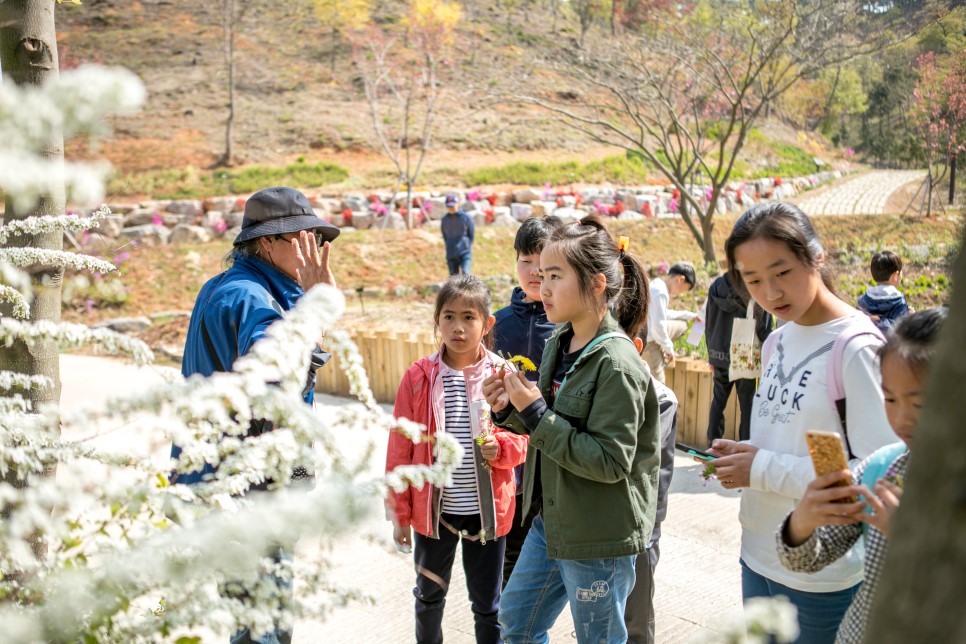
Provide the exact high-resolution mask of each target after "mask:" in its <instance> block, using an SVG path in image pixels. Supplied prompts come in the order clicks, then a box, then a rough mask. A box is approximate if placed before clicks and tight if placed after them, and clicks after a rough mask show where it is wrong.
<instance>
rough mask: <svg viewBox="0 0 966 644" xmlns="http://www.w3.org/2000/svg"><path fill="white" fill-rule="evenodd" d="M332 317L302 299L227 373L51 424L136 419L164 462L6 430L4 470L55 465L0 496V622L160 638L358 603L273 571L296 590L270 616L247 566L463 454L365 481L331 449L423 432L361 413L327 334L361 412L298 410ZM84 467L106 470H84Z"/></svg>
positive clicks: (335, 302)
mask: <svg viewBox="0 0 966 644" xmlns="http://www.w3.org/2000/svg"><path fill="white" fill-rule="evenodd" d="M343 306H344V299H343V296H342V294H341V293H340V292H338V291H336V290H334V289H329V288H325V287H317V288H314V289H312V290H310V291H309V292H308V293H306V295H305V296H304V297H303V298H302V300H301V301H300V302H299V304H298V306H296V307H295V308H294V309H293V310H292V311H290V312H289V313H288V315H287V317H286V318H285V319H284V320H281V321H279V322H278V323H276V324H274V325H272V327H270V329H269V330H268V332H267V333H266V335H265V337H264V338H262V339H261V340H260V341H259V342H258V343H256V344H255V346H254V347H253V349H252V351H251V352H250V353H249V354H248V355H246V356H244V357H242V358H240V359H239V360H238V361H237V362H236V363H235V371H234V372H230V373H217V374H214V375H213V376H211V377H209V378H202V377H197V376H195V377H191V378H188V379H181V380H176V381H174V382H172V383H168V384H165V385H161V386H158V387H155V388H153V389H151V390H148V391H144V392H141V393H140V394H139V395H137V396H135V397H127V398H122V399H116V400H113V401H111V402H110V403H109V404H108V406H107V408H106V409H104V410H79V411H77V412H75V413H73V414H69V415H64V416H63V417H62V418H61V422H62V423H63V424H64V425H65V426H72V425H80V426H81V427H86V426H88V425H89V424H91V423H95V422H96V421H98V420H110V421H111V422H115V423H116V422H124V421H126V420H135V419H136V420H137V422H138V424H139V427H140V429H141V431H142V432H143V433H144V434H145V435H148V436H155V437H163V439H164V440H165V441H167V440H172V441H174V442H175V443H177V444H178V445H180V446H182V448H183V452H182V454H181V457H180V458H179V459H178V460H177V461H170V460H164V461H163V462H150V461H140V460H136V459H132V458H130V457H127V458H125V457H118V456H113V455H109V454H103V453H100V452H98V451H96V450H92V449H87V448H83V447H82V446H79V445H76V444H69V443H65V442H63V441H60V440H59V439H55V438H54V437H53V435H52V434H51V433H47V434H44V433H42V432H40V431H38V430H37V429H32V430H30V431H20V432H4V434H5V436H7V438H5V439H4V440H3V441H2V442H0V460H2V461H4V462H8V463H10V462H12V463H15V464H16V466H17V468H18V473H27V475H28V476H31V474H30V473H39V472H41V471H43V470H44V468H47V467H49V465H50V463H51V462H57V463H59V464H60V465H59V468H58V477H57V478H56V479H50V478H47V479H39V478H35V479H32V480H31V485H30V486H29V487H28V488H27V489H26V490H25V491H23V490H16V491H15V490H13V489H12V488H5V487H3V486H0V505H3V507H4V508H5V509H7V510H8V511H11V521H10V522H7V523H3V524H0V568H2V569H5V570H21V571H25V572H27V573H28V575H27V578H28V581H26V582H20V581H19V580H9V581H7V582H6V584H5V585H6V587H5V588H4V587H3V586H0V594H3V592H4V591H5V592H9V593H12V596H14V597H17V598H19V599H21V600H22V601H25V602H26V601H27V600H30V607H29V609H28V608H23V607H17V608H16V609H14V608H12V607H10V608H9V609H8V610H6V611H4V610H3V609H2V604H0V620H4V621H6V618H7V617H10V618H11V619H12V620H14V622H12V623H16V624H18V625H19V626H18V628H20V629H22V632H23V633H25V634H31V635H30V636H33V637H39V638H40V639H44V638H46V639H61V638H62V639H70V638H71V637H73V636H76V635H77V634H79V633H83V634H85V635H91V636H94V637H96V638H98V639H102V640H112V641H150V640H152V639H154V636H155V635H156V634H157V633H159V632H162V630H163V632H172V631H174V630H176V629H192V628H200V627H204V628H207V629H215V630H220V631H230V630H233V629H235V628H237V627H238V626H240V625H245V626H251V627H253V628H255V629H256V630H257V629H259V628H262V629H264V628H269V627H270V626H271V624H273V623H274V622H275V621H276V620H278V619H279V618H283V619H292V618H293V617H295V616H321V615H324V613H325V612H326V611H327V610H329V609H331V608H332V607H333V606H336V605H339V604H341V603H342V602H344V601H346V599H347V598H351V597H354V596H358V592H357V591H353V590H351V589H349V590H348V591H347V592H346V591H344V589H337V588H333V587H332V584H331V582H329V581H327V578H326V570H327V569H328V566H327V565H326V563H325V561H324V560H323V559H321V555H319V558H317V559H315V560H310V561H296V562H295V563H294V564H291V565H289V564H286V566H285V567H286V570H285V571H284V574H285V575H289V576H291V575H296V576H297V577H298V579H299V588H300V590H299V593H298V595H297V597H296V599H295V601H294V603H293V604H292V605H291V606H282V607H280V606H279V605H278V602H277V601H276V600H275V599H274V597H275V588H274V585H273V584H266V582H265V580H264V579H263V578H261V577H259V575H258V570H259V565H261V566H267V565H269V564H268V563H266V562H265V561H261V563H259V562H260V559H261V557H262V555H263V554H264V552H266V551H267V550H268V549H269V548H270V547H271V546H272V545H273V544H279V543H292V542H294V540H295V539H296V538H298V536H312V535H315V536H323V537H331V536H332V535H335V534H338V533H339V532H341V531H345V530H348V529H349V528H350V527H351V526H352V525H353V524H355V523H356V522H358V521H359V520H360V519H361V518H362V516H363V513H364V512H366V511H368V509H369V508H370V507H371V503H370V501H371V499H372V498H374V497H376V498H377V497H380V496H382V495H384V494H385V491H386V486H387V483H388V484H389V485H392V486H393V487H396V488H402V487H405V486H406V485H409V484H415V485H422V484H424V483H426V482H430V483H434V484H437V485H439V484H443V483H445V482H446V481H448V480H449V479H450V478H451V475H452V470H453V468H454V467H455V466H456V463H457V462H458V459H459V458H460V456H461V448H460V447H459V445H458V443H457V442H456V441H454V440H452V439H451V438H449V437H442V436H441V437H437V438H436V445H437V453H438V457H437V463H436V465H435V466H434V467H433V468H426V467H422V466H419V467H416V466H413V467H406V468H400V469H399V470H397V471H396V472H394V473H392V474H391V475H390V476H389V477H387V479H380V478H371V477H368V476H367V475H366V474H365V472H366V471H367V470H368V463H367V462H360V461H353V459H352V458H351V457H350V455H349V454H347V453H345V446H344V443H345V441H340V440H339V436H340V435H341V434H342V433H344V432H345V431H358V430H359V429H360V428H367V429H370V430H371V429H372V428H383V429H385V430H387V431H388V430H389V429H392V428H396V429H398V430H399V431H402V432H403V433H405V434H406V435H407V436H409V437H411V438H412V439H413V440H426V436H425V435H424V433H423V429H424V428H422V427H421V426H419V425H416V424H414V423H410V422H407V421H401V422H397V421H396V420H395V419H394V418H392V417H391V416H390V415H388V414H386V413H385V412H383V411H382V409H381V408H380V407H379V406H378V405H376V404H375V402H374V399H373V397H372V394H371V392H370V391H369V389H368V386H367V383H366V380H365V372H364V371H363V370H362V368H361V359H360V357H359V354H358V350H357V349H356V348H355V346H354V345H353V344H352V343H351V341H350V340H349V339H348V336H347V335H346V334H345V333H343V332H338V331H333V332H332V333H330V334H329V340H328V341H327V344H329V343H331V344H332V349H333V350H334V351H335V353H336V354H337V355H339V356H341V357H342V359H343V360H344V363H345V364H347V365H355V367H353V368H352V369H350V370H349V372H348V375H349V378H350V382H351V383H352V387H353V391H355V392H357V393H358V394H359V399H360V401H362V403H363V404H362V405H357V406H355V407H354V408H351V409H340V410H337V411H335V412H334V413H332V414H331V416H330V417H329V418H325V419H320V418H319V417H318V416H317V415H316V414H315V413H314V412H313V411H312V409H311V408H310V407H309V406H308V405H306V404H304V402H303V401H302V399H301V388H302V385H303V383H304V379H305V372H306V369H307V365H308V358H309V354H310V351H311V347H312V346H313V345H314V339H315V338H317V337H318V334H319V330H320V329H321V328H323V327H325V328H331V327H332V326H333V325H334V323H335V321H336V318H337V316H338V315H340V314H341V311H342V308H343ZM2 337H3V336H2V334H0V338H2ZM324 368H331V365H330V366H329V367H324ZM251 418H271V419H272V420H273V422H274V423H275V429H274V430H273V431H271V432H267V433H265V434H262V435H260V436H256V437H248V438H246V437H245V436H244V435H245V433H246V432H247V430H248V422H249V420H250V419H251ZM0 423H3V421H2V420H0ZM3 426H4V427H5V429H9V427H8V426H6V423H3ZM383 435H385V434H383ZM91 462H96V463H99V464H101V465H109V466H110V467H107V468H106V469H96V468H91V467H90V466H89V464H90V463H91ZM205 462H208V463H212V464H215V465H217V468H218V469H217V470H216V472H215V473H214V475H213V476H212V478H211V480H210V481H207V482H205V483H201V484H198V485H192V486H185V485H177V484H176V485H170V484H169V483H168V475H169V473H170V472H172V471H174V472H189V471H193V470H196V469H200V468H201V467H202V466H203V465H204V463H205ZM85 463H87V465H85ZM300 466H301V467H304V468H305V469H306V470H308V471H309V472H311V473H313V474H314V477H315V479H314V482H313V484H311V485H307V484H303V485H295V486H290V487H286V484H288V483H290V482H291V475H292V471H293V470H294V469H295V468H296V467H300ZM265 481H272V482H273V483H272V484H271V485H269V486H268V487H269V489H268V491H265V492H262V493H249V494H247V495H245V496H239V495H240V494H241V493H243V492H245V491H246V490H248V489H249V488H250V487H251V486H253V485H258V484H261V483H264V482H265ZM35 534H43V535H44V538H45V543H46V544H47V545H48V548H49V554H48V557H47V559H46V560H40V559H37V558H35V557H34V556H33V553H32V550H31V548H30V541H29V540H30V537H31V535H35ZM233 583H235V584H240V585H241V587H244V588H245V590H246V593H247V595H248V599H247V600H244V601H243V600H241V599H239V598H237V597H232V596H229V595H225V594H224V593H221V592H219V588H223V587H225V585H226V584H229V585H231V584H233ZM162 600H163V601H162ZM152 611H153V612H152ZM15 618H16V619H15ZM38 633H39V636H38V635H37V634H38ZM28 639H29V637H28V636H27V635H25V639H24V640H23V641H27V640H28ZM14 641H16V640H14Z"/></svg>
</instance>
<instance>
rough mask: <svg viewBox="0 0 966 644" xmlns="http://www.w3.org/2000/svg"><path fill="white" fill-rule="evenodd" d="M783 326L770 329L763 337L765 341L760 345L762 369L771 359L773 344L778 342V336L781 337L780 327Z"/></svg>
mask: <svg viewBox="0 0 966 644" xmlns="http://www.w3.org/2000/svg"><path fill="white" fill-rule="evenodd" d="M784 328H785V327H782V326H780V327H778V328H777V329H775V330H774V331H772V332H771V333H770V334H769V335H768V337H767V338H765V342H764V343H763V344H762V345H761V366H762V368H763V369H764V368H765V367H767V366H768V361H769V360H770V359H771V354H772V351H774V350H775V345H776V344H778V338H780V337H781V335H782V329H784Z"/></svg>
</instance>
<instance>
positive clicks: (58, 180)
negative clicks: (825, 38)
mask: <svg viewBox="0 0 966 644" xmlns="http://www.w3.org/2000/svg"><path fill="white" fill-rule="evenodd" d="M144 99H145V89H144V85H143V84H142V83H141V81H140V80H139V79H138V78H137V76H135V75H134V74H133V73H131V72H130V71H128V70H125V69H121V68H103V67H96V66H86V65H85V66H82V67H79V68H77V69H75V70H72V71H65V72H62V73H61V74H60V76H59V77H58V78H57V79H55V80H54V81H52V82H51V83H49V84H47V85H46V86H44V87H43V88H42V89H41V90H39V91H38V90H36V89H33V88H29V87H24V88H22V87H19V86H17V85H16V84H14V83H2V84H0V141H3V142H4V147H3V149H2V150H0V190H3V191H4V192H5V193H6V194H7V195H8V196H10V197H11V198H12V200H13V203H14V206H15V208H17V209H18V210H21V211H27V210H30V209H31V208H33V207H34V206H35V205H36V204H37V202H38V201H39V200H40V199H41V198H42V197H44V196H46V195H56V194H60V193H61V192H66V194H67V196H68V198H70V199H71V200H73V201H75V202H77V203H84V204H89V203H96V202H98V201H100V200H101V199H102V198H103V196H104V178H105V177H106V176H107V173H108V172H109V170H110V167H109V166H108V165H107V164H91V163H54V164H52V163H48V162H46V161H44V160H43V159H41V157H40V156H38V154H37V153H38V151H39V150H40V149H42V148H43V146H44V145H45V144H46V142H47V141H48V140H49V138H50V137H51V135H52V134H58V135H61V136H63V137H64V138H70V137H72V136H76V135H79V134H88V133H89V134H104V133H106V132H107V126H106V123H105V120H104V117H106V116H108V115H111V114H123V113H127V112H130V111H132V110H134V109H136V108H137V107H139V106H140V105H141V104H143V103H144Z"/></svg>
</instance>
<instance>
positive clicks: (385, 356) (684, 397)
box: [315, 330, 738, 448]
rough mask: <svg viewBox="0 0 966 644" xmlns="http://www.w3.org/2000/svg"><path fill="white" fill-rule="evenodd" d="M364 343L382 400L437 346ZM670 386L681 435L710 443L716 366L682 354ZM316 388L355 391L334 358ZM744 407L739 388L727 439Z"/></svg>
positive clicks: (403, 336)
mask: <svg viewBox="0 0 966 644" xmlns="http://www.w3.org/2000/svg"><path fill="white" fill-rule="evenodd" d="M352 339H353V341H355V343H356V345H357V346H358V347H359V352H360V353H361V354H362V360H363V364H364V365H365V368H366V373H367V374H368V376H369V387H370V388H371V389H372V393H373V395H375V397H376V400H378V401H379V402H382V403H392V402H393V400H395V398H396V390H397V389H398V388H399V382H400V381H401V380H402V377H403V374H404V373H405V371H406V369H408V368H409V365H411V364H412V363H414V362H416V361H417V360H418V359H420V358H422V357H424V356H428V355H430V354H431V353H433V352H434V351H436V349H437V346H438V345H437V343H436V342H435V340H434V339H433V337H432V335H429V334H426V333H395V332H393V331H379V330H371V331H363V332H357V333H355V334H353V336H352ZM664 374H665V380H666V383H667V385H668V386H669V387H670V388H671V389H673V390H674V393H675V395H676V396H677V398H678V440H679V441H681V442H683V443H687V444H689V445H694V446H696V447H698V448H703V447H704V446H705V445H706V444H707V440H708V439H707V426H708V412H709V409H710V407H711V386H712V382H711V367H709V366H708V364H707V363H706V362H704V361H703V360H695V359H691V358H678V359H677V361H676V362H675V365H674V368H673V369H665V371H664ZM315 390H316V391H318V392H320V393H326V394H332V395H335V396H348V395H349V380H348V378H346V376H345V373H343V371H342V368H341V367H340V366H339V364H338V360H337V359H335V358H333V360H332V363H330V364H329V365H327V366H326V367H325V368H324V369H320V370H319V372H318V380H317V382H316V385H315ZM737 416H738V409H737V404H736V402H735V396H734V392H733V391H732V394H731V398H730V399H729V400H728V406H727V408H726V409H725V438H733V439H736V440H737V434H738V419H737Z"/></svg>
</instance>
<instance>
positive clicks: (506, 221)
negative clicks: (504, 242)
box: [492, 214, 520, 228]
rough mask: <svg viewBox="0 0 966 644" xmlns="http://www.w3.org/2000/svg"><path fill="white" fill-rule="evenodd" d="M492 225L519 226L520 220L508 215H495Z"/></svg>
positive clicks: (500, 226)
mask: <svg viewBox="0 0 966 644" xmlns="http://www.w3.org/2000/svg"><path fill="white" fill-rule="evenodd" d="M492 225H493V226H496V227H497V228H519V227H520V222H519V221H517V220H516V219H514V218H513V217H511V216H510V215H508V214H507V215H497V216H496V218H495V219H494V220H493V224H492Z"/></svg>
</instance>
